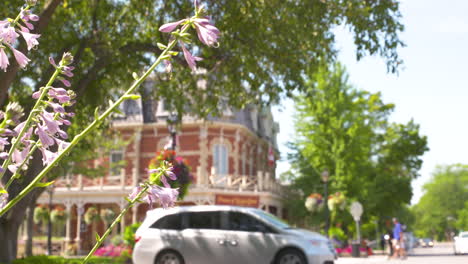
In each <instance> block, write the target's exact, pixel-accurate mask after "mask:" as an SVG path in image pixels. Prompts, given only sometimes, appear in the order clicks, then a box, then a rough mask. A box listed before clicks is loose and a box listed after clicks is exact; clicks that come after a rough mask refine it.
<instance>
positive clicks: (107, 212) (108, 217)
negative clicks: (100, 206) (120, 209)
mask: <svg viewBox="0 0 468 264" xmlns="http://www.w3.org/2000/svg"><path fill="white" fill-rule="evenodd" d="M116 215H117V214H116V213H115V212H114V210H112V209H110V208H106V209H104V210H102V211H101V218H102V220H103V221H104V222H106V223H112V221H114V219H115V217H116Z"/></svg>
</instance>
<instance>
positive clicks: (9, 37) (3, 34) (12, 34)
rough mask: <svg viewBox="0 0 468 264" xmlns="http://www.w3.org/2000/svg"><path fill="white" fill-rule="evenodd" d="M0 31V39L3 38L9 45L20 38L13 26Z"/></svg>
mask: <svg viewBox="0 0 468 264" xmlns="http://www.w3.org/2000/svg"><path fill="white" fill-rule="evenodd" d="M0 30H1V31H0V38H2V39H3V41H4V42H6V43H8V44H13V43H14V42H15V41H16V39H17V38H18V37H19V35H18V33H16V31H15V28H14V27H12V26H8V27H6V28H3V29H0Z"/></svg>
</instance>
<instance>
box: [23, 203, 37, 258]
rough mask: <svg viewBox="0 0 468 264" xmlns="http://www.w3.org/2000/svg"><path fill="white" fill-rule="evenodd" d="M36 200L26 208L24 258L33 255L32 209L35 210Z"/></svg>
mask: <svg viewBox="0 0 468 264" xmlns="http://www.w3.org/2000/svg"><path fill="white" fill-rule="evenodd" d="M35 201H36V199H34V202H31V203H30V204H29V208H28V215H27V219H26V221H27V223H26V228H27V229H26V243H25V245H24V246H25V248H24V254H25V256H26V257H30V256H32V255H33V251H32V249H33V236H34V228H33V226H34V209H35V208H36V202H35Z"/></svg>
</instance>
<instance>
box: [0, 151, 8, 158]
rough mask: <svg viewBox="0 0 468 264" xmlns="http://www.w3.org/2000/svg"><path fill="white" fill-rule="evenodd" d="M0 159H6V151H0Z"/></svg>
mask: <svg viewBox="0 0 468 264" xmlns="http://www.w3.org/2000/svg"><path fill="white" fill-rule="evenodd" d="M0 159H3V160H6V159H8V153H6V152H2V153H0Z"/></svg>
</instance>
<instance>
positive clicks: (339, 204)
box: [328, 192, 346, 211]
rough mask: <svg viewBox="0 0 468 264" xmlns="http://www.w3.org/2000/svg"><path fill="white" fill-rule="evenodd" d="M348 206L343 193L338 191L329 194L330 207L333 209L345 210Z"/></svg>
mask: <svg viewBox="0 0 468 264" xmlns="http://www.w3.org/2000/svg"><path fill="white" fill-rule="evenodd" d="M345 207H346V197H345V196H344V194H343V193H341V192H337V193H335V194H331V195H330V196H328V208H329V209H330V210H331V211H333V210H338V209H339V210H344V209H345Z"/></svg>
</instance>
